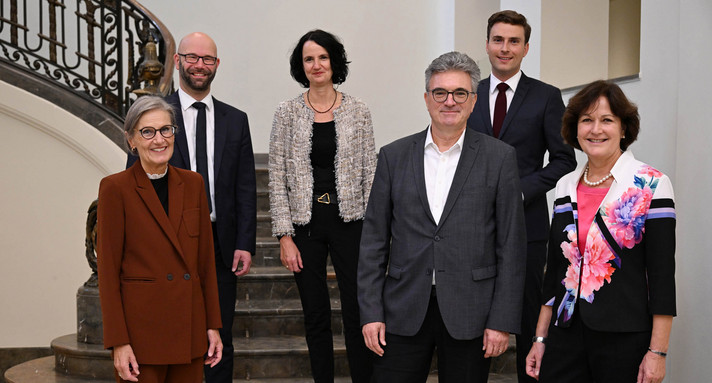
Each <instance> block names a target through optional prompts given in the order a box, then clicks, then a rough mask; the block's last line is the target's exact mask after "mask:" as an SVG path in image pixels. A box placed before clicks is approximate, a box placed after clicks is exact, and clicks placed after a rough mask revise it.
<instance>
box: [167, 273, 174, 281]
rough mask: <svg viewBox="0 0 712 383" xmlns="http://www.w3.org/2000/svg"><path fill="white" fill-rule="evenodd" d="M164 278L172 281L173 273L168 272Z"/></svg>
mask: <svg viewBox="0 0 712 383" xmlns="http://www.w3.org/2000/svg"><path fill="white" fill-rule="evenodd" d="M166 279H168V280H169V281H172V280H173V274H170V273H169V274H168V275H166Z"/></svg>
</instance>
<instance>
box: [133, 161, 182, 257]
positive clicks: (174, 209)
mask: <svg viewBox="0 0 712 383" xmlns="http://www.w3.org/2000/svg"><path fill="white" fill-rule="evenodd" d="M132 169H133V174H134V178H135V180H136V192H137V193H138V195H139V196H140V197H141V199H142V200H143V203H144V204H145V205H146V208H148V211H150V212H151V214H152V215H153V218H154V219H155V220H156V222H157V223H158V226H160V227H161V229H162V230H163V232H164V233H165V234H166V236H167V237H168V239H169V240H170V241H171V243H172V244H173V246H174V247H175V248H176V250H177V251H178V253H179V254H180V255H181V257H183V256H184V255H183V250H182V248H181V246H180V242H179V241H178V235H177V231H178V227H179V225H180V221H181V219H182V214H183V181H182V180H181V178H180V176H179V175H178V172H176V171H175V169H174V168H173V167H171V166H168V173H169V174H168V190H169V192H168V193H169V195H168V212H169V213H170V216H171V218H170V220H169V218H168V216H167V215H166V212H165V211H164V210H163V206H162V205H161V201H160V200H159V199H158V196H157V195H156V191H155V190H154V189H153V185H152V184H151V180H149V179H148V177H147V176H146V173H145V172H144V170H143V168H142V167H141V161H136V163H135V164H134V165H133V166H132Z"/></svg>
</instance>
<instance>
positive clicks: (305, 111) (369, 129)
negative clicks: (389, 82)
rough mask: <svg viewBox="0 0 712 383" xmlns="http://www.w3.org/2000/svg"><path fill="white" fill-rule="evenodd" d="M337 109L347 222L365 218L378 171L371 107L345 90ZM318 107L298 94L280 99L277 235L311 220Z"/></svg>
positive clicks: (273, 196) (342, 209) (273, 188)
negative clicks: (313, 160)
mask: <svg viewBox="0 0 712 383" xmlns="http://www.w3.org/2000/svg"><path fill="white" fill-rule="evenodd" d="M342 94H343V97H342V101H341V105H340V106H339V107H338V108H336V109H335V110H334V112H333V113H334V124H335V126H336V158H335V159H334V162H335V163H334V166H335V169H336V194H337V196H338V204H339V215H340V216H341V218H343V220H344V221H346V222H348V221H354V220H358V219H362V218H363V217H364V215H365V213H366V203H367V202H368V195H369V193H370V191H371V184H372V183H373V175H374V173H375V171H376V160H377V158H376V147H375V142H374V138H373V124H372V122H371V112H370V111H369V110H368V107H367V106H366V104H365V103H363V102H362V101H361V100H359V99H357V98H354V97H351V96H349V95H347V94H345V93H342ZM313 123H314V111H312V110H311V109H309V108H308V107H307V106H306V104H305V103H304V99H303V98H302V95H301V94H300V95H299V96H298V97H296V98H294V99H291V100H288V101H284V102H282V103H280V104H279V106H278V107H277V111H276V112H275V113H274V120H273V122H272V133H271V135H270V145H269V201H270V213H271V216H272V235H273V236H283V235H294V225H295V224H296V225H305V224H307V223H309V221H310V220H311V211H312V200H313V186H314V176H313V173H312V166H311V159H310V154H311V148H312V129H313V127H312V125H313Z"/></svg>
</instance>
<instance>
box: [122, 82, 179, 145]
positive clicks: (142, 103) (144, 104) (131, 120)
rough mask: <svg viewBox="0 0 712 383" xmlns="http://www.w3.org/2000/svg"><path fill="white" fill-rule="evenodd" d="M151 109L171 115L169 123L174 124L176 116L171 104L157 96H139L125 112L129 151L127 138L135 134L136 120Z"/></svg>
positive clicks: (125, 129)
mask: <svg viewBox="0 0 712 383" xmlns="http://www.w3.org/2000/svg"><path fill="white" fill-rule="evenodd" d="M151 110H162V111H164V112H166V113H168V115H169V116H171V124H172V125H175V124H176V116H175V112H174V111H173V107H172V106H171V104H169V103H168V102H166V100H164V99H162V98H160V97H158V96H142V97H139V98H138V99H137V100H136V101H134V103H133V104H131V107H130V108H129V111H128V112H126V118H125V119H124V132H125V133H126V138H127V140H126V144H127V145H128V147H129V152H131V144H129V142H128V138H129V137H133V135H134V134H136V129H135V128H136V125H137V124H138V120H140V119H141V116H143V114H144V113H146V112H149V111H151ZM131 153H132V154H134V155H135V154H136V153H133V152H131Z"/></svg>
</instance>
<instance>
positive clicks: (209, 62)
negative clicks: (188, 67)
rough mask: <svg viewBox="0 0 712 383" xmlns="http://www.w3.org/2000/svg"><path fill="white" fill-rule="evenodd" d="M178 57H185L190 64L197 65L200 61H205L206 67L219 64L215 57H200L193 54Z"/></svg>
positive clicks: (181, 54) (180, 54) (179, 54)
mask: <svg viewBox="0 0 712 383" xmlns="http://www.w3.org/2000/svg"><path fill="white" fill-rule="evenodd" d="M178 56H181V57H183V58H184V59H185V62H187V63H188V64H197V63H198V60H200V59H202V60H203V64H205V65H215V63H216V62H218V58H217V57H213V56H198V55H194V54H192V53H188V54H183V53H178Z"/></svg>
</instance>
